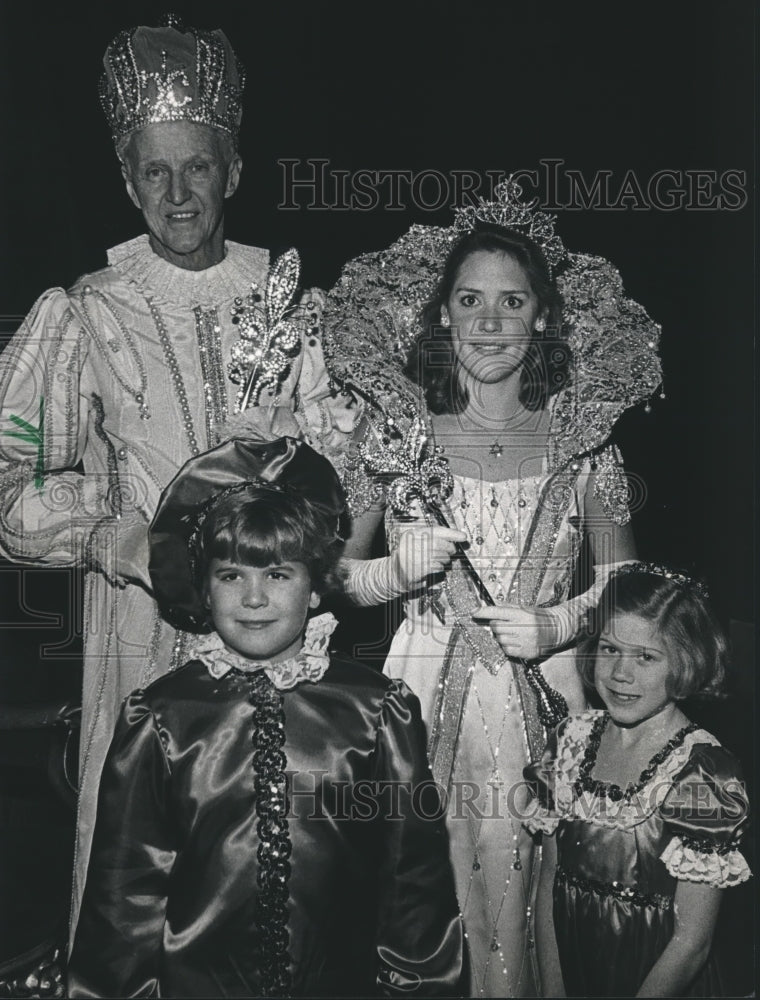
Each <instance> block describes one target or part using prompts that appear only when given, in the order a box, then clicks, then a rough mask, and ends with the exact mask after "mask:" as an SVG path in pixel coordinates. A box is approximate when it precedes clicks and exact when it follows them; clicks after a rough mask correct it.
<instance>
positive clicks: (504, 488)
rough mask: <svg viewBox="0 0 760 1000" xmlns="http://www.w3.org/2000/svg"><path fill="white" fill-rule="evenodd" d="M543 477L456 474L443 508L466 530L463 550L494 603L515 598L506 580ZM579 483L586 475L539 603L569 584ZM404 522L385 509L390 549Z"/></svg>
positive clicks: (560, 595)
mask: <svg viewBox="0 0 760 1000" xmlns="http://www.w3.org/2000/svg"><path fill="white" fill-rule="evenodd" d="M545 482H546V479H545V477H544V476H526V477H523V478H521V479H506V480H500V481H498V482H488V481H486V480H483V479H479V478H477V477H473V476H464V475H461V474H454V489H453V492H452V494H451V496H450V497H449V499H448V502H447V504H446V508H445V510H446V517H447V521H448V523H449V524H450V525H451V527H454V528H458V529H459V530H460V531H463V532H464V533H465V534H466V535H467V537H468V539H469V547H468V549H467V554H468V556H469V557H470V561H471V562H472V564H473V565H474V567H475V569H476V570H477V571H478V573H479V574H480V576H481V578H482V580H483V582H484V583H485V585H486V587H487V588H488V590H489V592H490V594H491V596H492V597H493V599H494V602H495V603H496V604H510V603H519V602H518V600H517V598H516V596H515V593H514V592H513V593H512V594H511V595H510V585H511V584H512V581H513V578H514V576H515V572H516V570H517V567H518V565H519V563H520V556H521V554H522V553H523V551H524V550H525V546H526V542H527V539H528V536H529V532H530V527H531V524H532V522H533V518H534V515H535V513H536V509H537V507H538V504H539V500H540V497H541V492H542V489H543V487H544V484H545ZM583 489H585V480H584V482H583V483H582V484H581V485H580V486H579V490H578V492H576V495H575V497H574V498H573V499H572V500H571V503H570V506H569V508H568V511H567V513H566V516H565V518H564V520H563V522H562V525H561V526H560V530H559V533H558V537H557V540H556V543H555V546H554V551H553V552H552V553H551V554H550V555H548V556H547V560H546V572H545V575H544V584H543V586H542V589H541V596H540V600H539V603H541V604H544V603H554V602H556V601H558V600H564V599H565V598H566V596H567V593H568V590H569V588H570V582H571V579H572V574H573V568H574V565H575V559H576V557H577V554H578V551H579V547H580V540H581V532H580V522H579V518H578V513H579V503H578V496H579V495H580V492H581V491H582V490H583ZM416 513H417V518H418V520H420V521H423V520H424V518H423V514H422V511H421V510H419V509H418V510H417V512H416ZM402 528H403V525H402V524H400V523H399V522H397V521H395V520H394V518H393V517H392V515H390V514H389V517H388V524H387V530H388V540H389V545H390V547H391V549H393V548H395V544H396V542H395V538H394V535H395V534H396V532H397V531H398V530H399V529H402ZM418 611H419V609H418V608H417V602H416V601H415V600H413V601H411V602H410V603H409V605H408V607H407V612H408V614H411V615H415V614H416V613H417V612H418Z"/></svg>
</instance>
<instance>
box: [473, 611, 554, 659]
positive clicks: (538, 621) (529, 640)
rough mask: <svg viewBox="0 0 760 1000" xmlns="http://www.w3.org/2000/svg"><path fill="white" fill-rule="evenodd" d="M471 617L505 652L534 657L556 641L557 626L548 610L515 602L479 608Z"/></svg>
mask: <svg viewBox="0 0 760 1000" xmlns="http://www.w3.org/2000/svg"><path fill="white" fill-rule="evenodd" d="M472 617H473V621H476V622H477V623H478V624H479V625H487V626H488V627H489V628H490V629H491V631H492V632H493V636H494V639H496V641H497V642H498V644H499V645H500V646H501V648H502V649H503V650H504V652H505V653H506V655H507V656H512V657H514V658H515V659H518V660H536V659H538V658H539V657H540V656H548V654H549V653H550V652H551V651H552V650H553V649H555V648H556V647H557V646H558V645H559V626H558V623H557V621H556V620H555V618H554V615H552V613H551V611H550V610H548V609H544V608H521V607H518V606H517V605H501V606H500V607H498V608H497V607H493V608H492V607H488V606H485V607H483V608H479V609H478V610H477V611H476V612H474V614H473V616H472Z"/></svg>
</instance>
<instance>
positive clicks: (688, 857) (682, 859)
mask: <svg viewBox="0 0 760 1000" xmlns="http://www.w3.org/2000/svg"><path fill="white" fill-rule="evenodd" d="M661 860H662V862H663V864H664V865H665V867H666V868H667V869H668V871H669V872H670V874H671V875H672V876H673V877H674V878H677V879H682V880H685V881H688V882H706V883H707V884H708V885H712V886H715V888H716V889H727V888H729V887H730V886H732V885H739V884H740V883H741V882H746V881H747V879H748V878H750V876H751V875H752V872H751V871H750V869H749V865H748V864H747V862H746V861H745V860H744V856H743V855H742V853H741V852H740V851H739V850H737V849H736V848H733V849H732V850H729V851H726V852H725V853H721V852H720V851H718V850H717V849H716V850H711V851H710V850H708V851H705V850H697V849H696V848H694V847H691V846H689V844H687V843H685V842H684V841H683V840H682V839H681V837H673V839H672V840H671V841H670V843H669V844H668V846H667V847H666V848H665V850H664V851H663V852H662V855H661Z"/></svg>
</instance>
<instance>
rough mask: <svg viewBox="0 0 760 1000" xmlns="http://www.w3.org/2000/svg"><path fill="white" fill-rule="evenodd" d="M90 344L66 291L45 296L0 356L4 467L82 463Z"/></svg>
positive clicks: (0, 443) (0, 448)
mask: <svg viewBox="0 0 760 1000" xmlns="http://www.w3.org/2000/svg"><path fill="white" fill-rule="evenodd" d="M88 345H89V338H88V337H87V336H86V333H85V327H84V324H83V323H82V321H81V318H80V317H79V316H78V314H77V313H76V311H75V309H74V307H73V305H72V301H71V299H70V298H69V296H68V295H67V294H66V292H64V291H63V289H62V288H53V289H50V291H47V292H45V294H44V295H42V296H41V297H40V298H39V299H38V300H37V302H36V303H35V304H34V306H33V308H32V310H31V312H30V313H29V315H28V316H27V317H26V319H25V320H24V322H23V323H22V325H21V327H20V328H19V330H18V332H17V333H16V335H15V336H14V337H13V339H12V340H11V342H10V344H8V346H7V347H6V349H5V350H4V351H3V353H2V357H0V418H1V419H2V434H0V459H2V460H3V461H4V462H7V463H15V462H24V461H27V462H30V463H31V464H32V465H36V464H37V462H38V461H39V462H40V464H41V466H42V468H43V469H44V470H51V469H53V470H54V469H67V468H71V467H72V466H74V465H76V463H77V462H78V461H79V460H80V459H81V458H82V454H83V450H84V445H85V441H86V437H87V409H88V405H89V394H90V391H91V388H92V387H90V386H88V384H87V378H88V376H87V373H86V370H87V355H88ZM41 414H42V417H41ZM35 432H36V433H35Z"/></svg>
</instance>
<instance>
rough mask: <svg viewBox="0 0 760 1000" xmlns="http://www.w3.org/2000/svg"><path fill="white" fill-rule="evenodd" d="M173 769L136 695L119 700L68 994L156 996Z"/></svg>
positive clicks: (171, 851) (169, 861)
mask: <svg viewBox="0 0 760 1000" xmlns="http://www.w3.org/2000/svg"><path fill="white" fill-rule="evenodd" d="M170 781H171V771H170V766H169V761H168V758H167V754H166V751H165V749H164V746H163V743H162V740H161V734H160V732H159V726H158V723H157V720H156V718H155V716H154V715H153V713H152V712H151V710H150V708H149V707H148V705H147V704H146V703H145V700H144V697H143V695H142V692H139V691H138V692H136V693H135V694H132V695H130V697H129V698H127V700H126V701H125V703H124V706H123V708H122V712H121V716H120V718H119V722H118V724H117V727H116V732H115V734H114V738H113V741H112V743H111V747H110V749H109V752H108V756H107V758H106V763H105V767H104V769H103V776H102V778H101V783H100V793H99V797H98V811H97V818H96V821H95V833H94V838H93V845H92V853H91V855H90V864H89V868H88V873H87V882H86V885H85V891H84V897H83V900H82V908H81V912H80V915H79V922H78V924H77V929H76V935H75V939H74V947H73V950H72V954H71V960H70V963H69V996H71V997H151V996H158V995H159V993H158V989H159V986H158V983H159V975H160V970H161V963H162V948H163V932H164V921H165V915H166V905H167V892H168V884H169V878H170V874H171V870H172V866H173V864H174V859H175V856H176V838H175V836H174V833H173V828H172V823H171V817H170V809H169V790H170Z"/></svg>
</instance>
